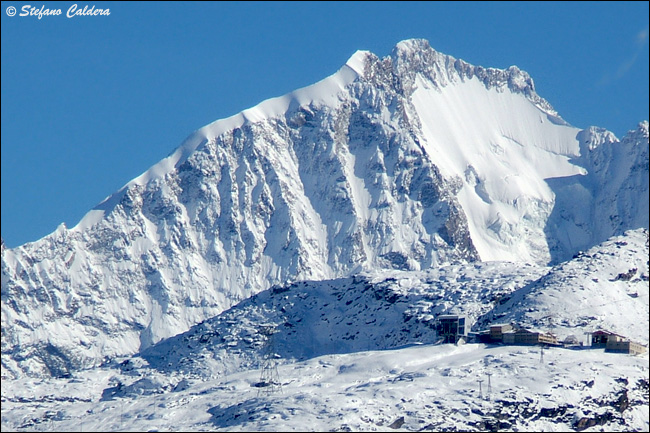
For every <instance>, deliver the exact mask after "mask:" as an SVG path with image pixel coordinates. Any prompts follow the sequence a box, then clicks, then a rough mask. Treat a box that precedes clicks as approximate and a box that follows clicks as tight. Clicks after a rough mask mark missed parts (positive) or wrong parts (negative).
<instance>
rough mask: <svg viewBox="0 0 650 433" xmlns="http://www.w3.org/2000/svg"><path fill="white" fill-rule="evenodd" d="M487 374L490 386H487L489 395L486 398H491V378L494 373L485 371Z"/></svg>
mask: <svg viewBox="0 0 650 433" xmlns="http://www.w3.org/2000/svg"><path fill="white" fill-rule="evenodd" d="M485 374H486V375H487V377H488V387H487V397H486V399H487V400H489V399H490V394H492V380H491V378H492V373H485Z"/></svg>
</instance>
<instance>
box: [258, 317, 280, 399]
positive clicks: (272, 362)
mask: <svg viewBox="0 0 650 433" xmlns="http://www.w3.org/2000/svg"><path fill="white" fill-rule="evenodd" d="M259 332H260V334H261V335H262V336H264V338H265V340H266V341H265V343H264V346H263V347H262V351H261V352H262V360H261V369H260V370H261V371H260V381H259V382H258V384H257V387H258V390H257V396H258V397H259V396H261V395H270V394H273V393H275V392H278V391H280V392H281V391H282V383H281V382H280V375H279V373H278V362H277V360H278V358H279V356H278V354H277V353H275V347H274V344H273V334H275V333H276V332H277V329H276V328H275V326H273V325H262V326H261V327H260V331H259Z"/></svg>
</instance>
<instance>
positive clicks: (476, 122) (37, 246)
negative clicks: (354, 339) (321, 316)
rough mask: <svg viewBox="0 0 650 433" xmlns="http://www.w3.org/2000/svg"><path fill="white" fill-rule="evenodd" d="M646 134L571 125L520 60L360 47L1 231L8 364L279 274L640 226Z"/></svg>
mask: <svg viewBox="0 0 650 433" xmlns="http://www.w3.org/2000/svg"><path fill="white" fill-rule="evenodd" d="M644 125H645V126H644ZM643 128H645V129H643ZM643 131H645V133H644V132H643ZM647 131H648V128H647V122H646V123H645V124H642V125H641V126H640V129H639V130H638V131H636V132H634V133H631V135H629V136H628V137H626V138H625V139H624V140H623V141H622V142H620V143H619V142H618V141H617V140H616V139H615V137H613V136H612V135H611V134H609V133H606V132H604V131H600V130H596V129H590V130H587V131H582V132H581V131H579V130H578V129H576V128H573V127H571V126H569V125H568V124H567V123H566V122H564V121H563V120H562V119H561V118H560V117H559V116H558V115H557V113H555V112H554V111H553V109H552V108H551V106H550V105H549V104H548V103H547V102H546V101H545V100H543V99H542V98H541V97H539V96H538V95H537V94H536V93H535V89H534V85H533V82H532V80H531V78H530V77H529V76H528V75H527V74H526V73H525V72H522V71H520V70H519V69H518V68H516V67H511V68H509V69H507V70H498V69H492V68H483V67H480V66H472V65H469V64H467V63H465V62H463V61H461V60H456V59H454V58H453V57H450V56H447V55H444V54H441V53H438V52H436V51H435V50H433V49H432V48H431V47H430V46H429V44H428V43H427V42H426V41H422V40H410V41H404V42H401V43H400V44H398V45H397V46H396V47H395V49H394V50H393V52H392V54H391V55H390V56H388V57H386V58H383V59H380V58H378V57H377V56H375V55H374V54H371V53H368V52H357V53H356V54H355V55H354V56H352V58H350V60H349V61H348V62H347V64H346V65H345V66H344V67H343V68H342V69H341V70H340V71H339V72H337V73H336V74H334V75H332V76H331V77H329V78H327V79H325V80H323V81H321V82H319V83H316V84H315V85H313V86H310V87H307V88H305V89H300V90H298V91H296V92H293V93H291V94H289V95H286V96H284V97H281V98H275V99H272V100H269V101H265V102H263V103H262V104H260V105H259V106H257V107H254V108H252V109H249V110H245V111H244V112H242V113H240V114H238V115H236V116H233V117H231V118H228V119H223V120H220V121H217V122H214V123H213V124H210V125H207V126H206V127H204V128H202V129H200V130H198V131H196V132H195V133H194V134H192V135H191V136H190V137H189V138H188V139H187V140H186V142H185V143H183V145H181V146H180V147H179V148H178V150H177V151H175V152H174V153H173V154H171V155H170V156H169V157H167V158H166V159H164V160H162V161H161V162H160V163H159V164H157V165H155V166H154V167H152V168H150V169H149V170H148V171H147V172H145V173H144V174H143V175H142V176H140V177H138V178H136V179H134V180H132V181H131V182H129V183H128V184H127V185H125V187H123V188H122V189H121V190H120V191H118V192H116V193H115V194H114V195H112V196H110V197H108V198H107V199H106V200H105V201H104V202H102V203H101V204H100V205H98V206H97V207H96V208H95V209H93V210H91V211H90V212H89V213H88V214H87V215H86V216H85V217H84V218H83V220H82V221H81V222H80V223H79V224H78V225H77V226H75V227H74V228H71V229H68V228H66V227H65V226H63V225H62V226H61V227H59V228H58V229H57V230H56V231H55V232H54V233H52V234H51V235H49V236H47V237H45V238H43V239H42V240H40V241H37V242H34V243H30V244H26V245H23V246H21V247H18V248H14V249H5V248H4V247H3V249H2V329H3V333H2V368H3V375H20V374H23V373H28V374H35V375H41V374H42V375H49V374H54V375H57V374H59V372H61V371H67V370H69V369H73V368H80V367H87V366H92V365H97V364H100V363H102V362H103V360H104V357H107V356H108V357H110V356H114V355H118V354H129V353H134V352H136V351H138V350H140V349H142V348H146V347H148V346H150V345H152V344H154V343H156V342H158V341H160V340H161V339H163V338H167V337H170V336H173V335H176V334H178V333H179V332H182V331H185V330H187V329H188V328H189V327H190V326H192V325H194V324H196V323H199V322H201V321H203V320H205V319H207V318H210V317H213V316H215V315H216V314H218V313H220V312H221V311H224V310H226V309H228V308H229V307H231V306H232V305H234V304H236V303H237V302H239V301H240V300H242V299H244V298H248V297H249V296H251V295H253V294H255V293H258V292H260V291H261V290H263V289H266V288H268V287H270V286H271V285H273V284H278V283H286V282H291V281H296V280H323V279H327V278H336V277H345V276H349V275H353V274H356V273H358V272H360V271H367V270H373V269H401V270H421V269H426V268H429V267H435V266H437V265H440V264H444V263H459V262H469V261H476V260H510V261H530V262H537V263H541V264H546V263H548V262H550V261H559V260H561V259H564V258H567V257H570V255H571V254H573V253H575V252H576V251H577V250H578V249H582V248H583V247H588V246H590V245H592V244H593V242H594V240H597V241H601V240H603V239H600V238H601V237H603V236H604V238H606V237H608V236H610V235H612V234H616V232H621V231H623V230H625V229H628V228H636V227H633V226H635V225H638V224H641V226H643V224H645V227H647V226H648V199H647V193H648V162H647V161H648V132H647ZM644 134H645V135H644ZM590 137H592V138H590ZM593 137H599V138H598V139H599V140H601V141H602V145H599V146H593V145H592V144H593V142H592V140H593V139H594V138H593ZM615 155H619V156H615ZM644 158H645V159H644ZM613 177H615V179H616V181H615V182H612V178H613ZM585 179H588V180H587V181H585ZM604 184H606V185H608V187H607V188H602V185H604ZM576 190H578V191H579V192H580V195H579V196H577V199H575V200H574V197H576V196H575V194H574V192H575V191H576ZM639 197H645V202H643V200H642V199H641V200H639ZM630 203H633V204H630ZM603 209H606V210H605V211H603ZM601 212H606V213H607V214H608V221H609V222H607V221H605V222H603V223H602V224H601V223H599V224H598V225H596V226H593V227H592V226H591V225H590V222H591V221H593V219H594V217H595V216H597V215H598V216H599V215H600V214H601Z"/></svg>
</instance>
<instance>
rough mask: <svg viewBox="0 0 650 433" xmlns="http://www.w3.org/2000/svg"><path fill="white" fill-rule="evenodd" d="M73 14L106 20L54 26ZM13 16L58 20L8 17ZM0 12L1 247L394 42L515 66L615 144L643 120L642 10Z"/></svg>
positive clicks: (115, 5)
mask: <svg viewBox="0 0 650 433" xmlns="http://www.w3.org/2000/svg"><path fill="white" fill-rule="evenodd" d="M73 4H77V6H78V8H79V9H83V6H85V5H88V7H90V6H92V5H95V8H96V9H97V8H108V9H110V15H108V16H76V17H73V18H67V17H66V12H67V10H68V8H70V6H72V5H73ZM25 5H31V6H32V7H37V8H38V9H40V8H41V6H44V7H45V8H46V9H61V11H62V14H61V15H59V16H42V17H41V19H38V17H37V16H22V17H21V16H19V14H20V13H21V11H22V10H23V9H22V8H23V6H25ZM11 6H13V7H15V8H16V10H17V14H16V15H15V16H9V15H8V13H7V10H8V9H9V8H10V7H11ZM1 12H2V23H1V24H2V26H1V34H2V39H1V43H2V50H1V58H2V68H1V73H2V82H1V85H2V89H1V98H2V104H1V109H2V128H1V135H2V137H1V138H2V140H1V150H2V155H1V158H0V163H1V165H2V169H1V175H2V180H1V182H0V186H1V188H2V195H1V199H2V209H1V218H2V221H1V222H2V225H1V227H2V237H3V239H4V241H5V243H6V245H7V246H9V247H14V246H18V245H20V244H23V243H25V242H31V241H35V240H37V239H39V238H41V237H43V236H45V235H47V234H48V233H51V232H52V231H54V230H55V229H56V227H57V226H58V225H59V224H60V223H61V222H65V223H66V225H67V226H68V227H73V226H74V225H76V224H77V222H78V221H79V220H80V219H81V217H82V216H83V215H84V214H85V213H86V212H87V211H88V210H90V209H91V208H92V207H94V206H95V205H96V204H98V203H99V202H100V201H102V200H103V199H104V198H105V197H106V196H108V195H110V194H111V193H113V192H114V191H116V190H117V189H119V188H121V187H122V186H123V185H124V184H125V183H127V182H128V181H129V180H131V179H132V178H134V177H136V176H138V175H139V174H141V173H142V172H144V171H145V170H146V169H147V168H149V167H150V166H151V165H153V164H155V163H156V162H158V161H159V160H160V159H162V158H164V157H165V156H167V155H168V154H169V153H170V152H171V151H172V150H173V149H174V148H176V147H177V146H178V145H180V143H181V142H182V141H183V139H184V138H185V137H187V136H188V135H189V134H190V133H191V132H192V131H194V130H196V129H198V128H200V127H201V126H203V125H205V124H207V123H210V122H212V121H214V120H216V119H219V118H223V117H228V116H230V115H233V114H236V113H237V112H239V111H241V110H243V109H245V108H249V107H251V106H253V105H256V104H257V103H259V102H261V101H263V100H264V99H267V98H270V97H274V96H280V95H282V94H285V93H287V92H290V91H292V90H294V89H297V88H300V87H304V86H306V85H309V84H312V83H314V82H316V81H319V80H321V79H323V78H325V77H326V76H328V75H331V74H332V73H334V72H336V71H337V70H338V69H339V68H340V67H341V66H342V65H343V64H344V63H345V61H346V60H347V59H348V58H349V57H350V56H351V55H352V54H353V53H354V52H355V51H356V50H357V49H365V50H370V51H372V52H374V53H376V54H377V55H379V56H385V55H387V54H388V53H389V52H390V50H391V48H392V47H393V46H394V45H395V44H396V43H397V42H399V41H400V40H403V39H407V38H424V39H427V40H429V42H430V43H431V46H433V47H434V48H435V49H437V50H438V51H441V52H443V53H445V54H450V55H452V56H454V57H457V58H461V59H464V60H466V61H468V62H470V63H472V64H477V65H482V66H485V67H498V68H506V67H508V66H510V65H517V66H519V67H520V68H522V69H524V70H526V71H527V72H529V73H530V75H531V76H532V77H533V79H534V81H535V84H536V87H537V91H538V93H539V94H540V95H541V96H542V97H544V98H546V99H547V100H548V101H549V102H550V103H551V104H552V105H553V106H554V108H555V109H556V110H557V111H558V112H559V113H560V115H561V116H562V117H563V118H564V119H565V120H566V121H568V122H569V123H571V124H573V125H575V126H577V127H581V128H584V127H588V126H590V125H597V126H601V127H604V128H607V129H609V130H611V131H613V132H614V133H615V134H616V135H617V136H619V137H621V136H622V135H624V134H625V132H626V131H627V130H629V129H633V128H635V127H636V125H637V123H638V122H640V121H642V120H647V119H648V93H649V90H648V82H649V76H648V63H649V62H648V2H539V3H538V2H412V3H409V2H399V3H398V2H314V3H311V2H302V3H300V2H288V3H283V2H278V3H272V2H261V3H257V2H232V3H230V2H215V3H207V2H205V3H204V2H199V3H191V2H188V3H185V2H183V3H180V2H160V3H156V2H149V3H139V2H128V3H122V2H97V3H74V2H41V3H36V2H31V1H30V2H13V1H10V2H2V10H1Z"/></svg>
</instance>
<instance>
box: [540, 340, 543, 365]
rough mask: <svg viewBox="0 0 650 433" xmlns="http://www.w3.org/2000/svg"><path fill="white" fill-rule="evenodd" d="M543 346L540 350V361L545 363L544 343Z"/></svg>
mask: <svg viewBox="0 0 650 433" xmlns="http://www.w3.org/2000/svg"><path fill="white" fill-rule="evenodd" d="M541 348H542V349H541V350H540V352H539V362H540V363H542V364H543V363H544V345H543V344H542V346H541Z"/></svg>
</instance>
